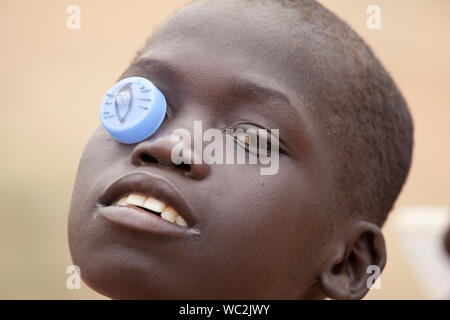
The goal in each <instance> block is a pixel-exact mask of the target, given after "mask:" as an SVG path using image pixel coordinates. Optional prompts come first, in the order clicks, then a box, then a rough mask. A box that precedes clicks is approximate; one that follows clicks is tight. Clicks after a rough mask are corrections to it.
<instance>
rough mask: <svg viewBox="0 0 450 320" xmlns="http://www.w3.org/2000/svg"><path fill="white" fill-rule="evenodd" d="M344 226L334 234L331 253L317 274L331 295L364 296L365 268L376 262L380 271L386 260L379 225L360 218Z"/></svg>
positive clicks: (336, 297) (345, 297) (357, 297)
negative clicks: (334, 239)
mask: <svg viewBox="0 0 450 320" xmlns="http://www.w3.org/2000/svg"><path fill="white" fill-rule="evenodd" d="M347 227H348V228H347ZM347 227H346V228H345V230H341V231H340V232H339V234H337V237H338V238H339V239H338V240H337V241H335V243H336V245H337V246H334V254H333V256H332V257H331V259H330V260H329V263H328V264H327V266H326V267H325V270H324V271H323V272H322V273H321V274H320V276H319V286H320V288H321V290H322V291H323V293H324V294H325V295H326V296H328V297H329V298H331V299H355V300H356V299H361V298H363V297H364V296H365V295H366V294H367V292H368V291H369V289H370V287H369V286H368V282H367V280H368V278H369V276H371V272H368V268H369V267H370V266H374V265H375V266H377V267H378V268H379V270H380V272H381V270H383V268H384V266H385V264H386V248H385V243H384V237H383V234H382V233H381V230H380V228H379V227H378V226H376V225H375V224H373V223H370V222H367V221H362V220H360V221H355V222H354V223H352V224H351V225H350V226H347ZM369 270H370V269H369Z"/></svg>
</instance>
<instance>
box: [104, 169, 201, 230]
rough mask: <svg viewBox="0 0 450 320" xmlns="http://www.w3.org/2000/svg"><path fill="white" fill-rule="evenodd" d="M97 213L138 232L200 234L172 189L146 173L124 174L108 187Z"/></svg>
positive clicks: (187, 205) (176, 191)
mask: <svg viewBox="0 0 450 320" xmlns="http://www.w3.org/2000/svg"><path fill="white" fill-rule="evenodd" d="M97 213H98V214H99V215H100V216H101V217H103V218H105V219H106V220H108V221H110V222H112V223H115V224H118V225H121V226H124V227H128V228H132V229H135V230H138V231H144V232H150V233H157V234H158V233H159V234H171V235H175V234H177V235H186V234H197V235H198V234H200V233H199V230H198V228H197V227H196V225H197V222H196V219H195V217H194V215H193V214H192V209H191V207H190V206H189V204H188V202H187V201H186V200H185V199H184V198H183V197H182V196H181V193H180V192H179V191H178V189H177V188H176V186H175V185H174V184H173V183H172V182H170V181H169V180H167V179H166V178H164V177H161V176H158V175H153V174H150V173H148V172H135V173H132V174H128V175H126V176H123V177H121V178H119V179H118V180H116V181H114V182H113V183H112V184H110V185H109V186H108V187H107V188H106V190H105V192H104V193H103V195H102V196H101V197H100V199H99V202H98V208H97Z"/></svg>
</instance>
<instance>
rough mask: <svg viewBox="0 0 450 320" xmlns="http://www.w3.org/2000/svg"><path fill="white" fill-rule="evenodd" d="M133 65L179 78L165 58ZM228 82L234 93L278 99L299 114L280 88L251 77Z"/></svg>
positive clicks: (141, 59)
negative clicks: (253, 79)
mask: <svg viewBox="0 0 450 320" xmlns="http://www.w3.org/2000/svg"><path fill="white" fill-rule="evenodd" d="M133 66H136V67H140V68H143V69H147V70H150V69H151V70H152V71H154V72H157V73H161V74H164V75H170V77H171V78H178V75H179V72H177V69H176V67H174V66H173V65H172V64H170V63H169V62H167V61H165V60H160V59H155V58H150V57H141V58H139V59H137V60H136V61H135V62H134V63H133ZM227 84H228V86H229V87H230V91H231V92H232V93H233V94H239V95H246V96H251V97H252V98H256V100H258V101H267V100H269V101H277V102H279V103H281V104H284V105H287V106H288V107H289V109H290V111H292V112H293V113H295V114H296V115H298V111H297V109H296V108H294V106H293V104H292V103H291V100H290V99H289V98H288V96H287V94H285V93H283V92H282V91H280V90H277V89H275V88H271V87H269V86H267V85H264V84H262V83H259V82H258V81H252V80H250V79H246V78H242V77H238V76H231V77H229V78H228V79H227Z"/></svg>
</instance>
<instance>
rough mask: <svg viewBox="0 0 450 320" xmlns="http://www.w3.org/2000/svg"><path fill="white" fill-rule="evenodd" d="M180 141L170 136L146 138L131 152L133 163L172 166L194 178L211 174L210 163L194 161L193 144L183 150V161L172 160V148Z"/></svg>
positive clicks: (136, 164)
mask: <svg viewBox="0 0 450 320" xmlns="http://www.w3.org/2000/svg"><path fill="white" fill-rule="evenodd" d="M177 143H179V142H174V141H172V140H171V137H170V135H169V136H163V137H160V138H158V139H156V140H144V141H142V142H141V143H139V144H138V145H137V146H136V147H135V148H134V150H133V152H132V153H131V163H132V164H133V165H135V166H152V165H157V166H159V167H165V168H171V169H175V170H180V171H181V172H183V173H184V174H185V175H186V176H188V177H190V178H192V179H198V180H199V179H204V178H205V177H207V176H208V175H209V172H210V170H211V168H210V165H208V164H206V163H204V161H202V163H199V164H198V163H194V161H193V160H192V159H191V155H193V152H194V151H193V150H192V146H186V147H185V148H184V150H186V151H189V152H186V154H185V152H183V155H182V159H183V160H182V162H181V163H180V164H175V163H174V162H173V160H172V149H173V148H174V146H175V145H176V144H177Z"/></svg>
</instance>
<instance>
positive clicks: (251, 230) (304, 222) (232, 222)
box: [205, 158, 324, 294]
mask: <svg viewBox="0 0 450 320" xmlns="http://www.w3.org/2000/svg"><path fill="white" fill-rule="evenodd" d="M312 178H313V177H312V176H310V175H309V172H307V171H305V170H304V169H302V168H300V167H299V166H298V165H296V164H295V163H293V162H291V161H289V159H286V158H285V159H280V170H279V172H278V174H276V175H273V176H262V175H260V174H259V167H258V166H248V165H234V166H228V167H223V168H217V170H215V177H214V180H215V181H218V182H217V185H216V186H215V187H216V188H214V189H212V190H214V194H215V195H214V201H208V206H210V208H209V212H211V214H210V215H208V218H209V221H207V223H206V224H205V235H206V236H207V238H208V239H210V244H211V248H214V251H215V255H214V256H215V257H216V258H215V259H219V258H218V257H221V256H222V257H223V261H221V263H223V264H224V265H228V267H229V268H230V269H231V270H234V271H235V272H237V274H239V275H240V277H239V278H240V279H242V278H244V277H246V278H247V279H254V281H255V282H258V283H259V284H260V285H265V286H266V287H265V288H264V290H270V289H269V288H275V287H274V283H278V284H279V286H280V287H278V288H277V290H286V291H290V290H291V291H292V290H294V288H291V286H292V285H293V283H291V282H292V281H291V280H292V279H297V280H298V281H296V284H297V285H298V284H299V283H300V284H305V285H309V284H310V283H311V282H312V281H313V280H314V279H313V278H314V273H315V269H314V263H312V261H316V260H317V259H316V257H315V255H317V254H318V252H319V251H320V250H319V248H320V243H319V242H318V241H317V238H318V236H319V235H320V234H321V233H322V228H324V225H323V224H320V223H317V221H319V220H320V215H319V212H320V208H318V203H317V202H316V201H315V199H316V197H315V194H314V192H312V190H314V186H313V183H312V182H311V179H312ZM280 288H282V289H280ZM297 289H298V287H297V288H296V290H297ZM274 290H275V289H274ZM285 294H287V293H285Z"/></svg>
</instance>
